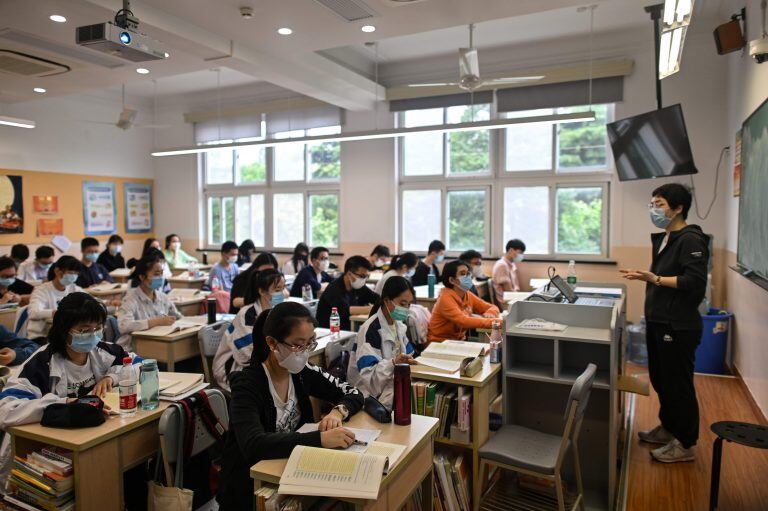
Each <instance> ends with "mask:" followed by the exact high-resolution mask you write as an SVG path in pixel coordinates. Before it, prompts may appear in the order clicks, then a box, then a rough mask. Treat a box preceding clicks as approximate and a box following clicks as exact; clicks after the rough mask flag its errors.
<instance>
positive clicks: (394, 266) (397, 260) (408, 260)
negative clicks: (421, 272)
mask: <svg viewBox="0 0 768 511" xmlns="http://www.w3.org/2000/svg"><path fill="white" fill-rule="evenodd" d="M418 264H419V258H418V257H416V254H414V253H413V252H406V253H404V254H400V255H396V256H395V257H393V258H392V262H391V263H390V264H389V270H388V271H387V272H386V273H385V274H384V275H383V276H382V277H381V280H379V281H378V282H377V283H376V289H375V291H376V294H377V295H379V296H381V290H382V289H384V284H386V282H387V279H389V278H390V277H394V276H395V275H397V276H400V277H405V278H407V279H408V280H410V279H411V277H413V276H414V274H415V273H416V266H418Z"/></svg>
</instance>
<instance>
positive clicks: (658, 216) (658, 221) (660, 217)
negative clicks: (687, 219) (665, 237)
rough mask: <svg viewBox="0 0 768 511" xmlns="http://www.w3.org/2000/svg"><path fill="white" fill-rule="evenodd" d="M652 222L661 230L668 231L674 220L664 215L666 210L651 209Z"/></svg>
mask: <svg viewBox="0 0 768 511" xmlns="http://www.w3.org/2000/svg"><path fill="white" fill-rule="evenodd" d="M651 222H653V225H655V226H656V227H658V228H659V229H666V228H667V226H669V224H670V223H671V222H672V219H671V218H667V215H665V214H664V208H651Z"/></svg>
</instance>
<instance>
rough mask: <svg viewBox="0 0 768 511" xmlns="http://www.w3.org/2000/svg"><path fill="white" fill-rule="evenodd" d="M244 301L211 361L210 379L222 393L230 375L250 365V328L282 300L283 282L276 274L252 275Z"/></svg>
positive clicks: (278, 273) (283, 297) (251, 339)
mask: <svg viewBox="0 0 768 511" xmlns="http://www.w3.org/2000/svg"><path fill="white" fill-rule="evenodd" d="M245 300H246V302H245V303H246V304H247V305H245V306H244V307H243V308H242V309H240V310H239V311H238V313H237V316H235V319H234V320H232V324H230V325H229V327H228V328H227V331H226V332H224V336H223V337H222V338H221V342H220V343H219V349H218V350H217V351H216V356H215V357H214V358H213V366H212V369H213V377H214V379H215V380H216V384H217V385H218V386H219V387H221V388H223V389H225V390H229V374H230V373H232V372H235V371H241V370H242V369H243V368H245V367H248V364H250V363H251V354H252V353H253V325H254V324H255V323H256V319H257V318H258V317H259V314H261V313H262V312H264V311H265V310H269V309H271V308H272V307H274V306H275V305H277V304H278V303H282V302H283V300H285V278H284V277H283V275H282V274H281V273H280V272H279V271H277V270H264V271H260V272H258V273H254V274H252V275H251V278H250V281H249V282H248V289H247V290H246V293H245Z"/></svg>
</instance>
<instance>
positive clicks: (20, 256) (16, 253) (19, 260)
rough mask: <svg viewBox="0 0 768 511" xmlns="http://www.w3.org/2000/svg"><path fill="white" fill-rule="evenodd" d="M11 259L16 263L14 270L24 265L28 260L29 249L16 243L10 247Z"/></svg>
mask: <svg viewBox="0 0 768 511" xmlns="http://www.w3.org/2000/svg"><path fill="white" fill-rule="evenodd" d="M10 257H11V259H13V262H14V263H16V268H18V267H19V266H21V265H22V264H24V262H25V261H26V260H27V259H29V247H28V246H26V245H25V244H23V243H16V244H15V245H14V246H12V247H11V254H10Z"/></svg>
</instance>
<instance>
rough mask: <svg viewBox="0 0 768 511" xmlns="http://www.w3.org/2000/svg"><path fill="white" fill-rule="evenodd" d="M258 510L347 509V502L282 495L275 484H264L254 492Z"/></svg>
mask: <svg viewBox="0 0 768 511" xmlns="http://www.w3.org/2000/svg"><path fill="white" fill-rule="evenodd" d="M254 499H255V500H256V511H346V509H348V508H349V509H351V507H352V506H348V505H347V504H346V503H344V502H342V501H339V500H334V499H318V498H317V497H306V496H296V495H280V494H278V493H277V487H275V486H262V487H261V488H259V489H258V490H256V493H254Z"/></svg>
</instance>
